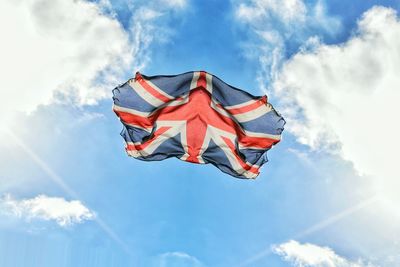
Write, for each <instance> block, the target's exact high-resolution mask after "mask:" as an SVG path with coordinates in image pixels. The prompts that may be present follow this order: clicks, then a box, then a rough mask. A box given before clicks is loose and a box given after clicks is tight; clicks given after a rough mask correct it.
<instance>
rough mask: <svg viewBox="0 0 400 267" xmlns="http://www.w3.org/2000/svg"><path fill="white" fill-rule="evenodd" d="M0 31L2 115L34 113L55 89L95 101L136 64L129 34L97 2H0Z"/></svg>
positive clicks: (86, 100) (43, 0)
mask: <svg viewBox="0 0 400 267" xmlns="http://www.w3.org/2000/svg"><path fill="white" fill-rule="evenodd" d="M103 2H104V1H103ZM0 31H1V32H2V34H3V36H4V37H5V38H3V39H2V49H1V50H0V58H2V60H1V61H0V71H1V73H2V78H1V89H0V91H1V94H2V99H7V101H4V102H3V103H6V105H2V107H1V109H2V110H3V111H4V110H6V111H7V110H32V109H34V108H35V107H36V106H37V105H38V104H45V103H49V102H50V100H51V99H52V96H53V92H54V91H55V90H63V91H68V92H72V91H73V92H74V93H75V94H76V96H77V97H78V99H79V100H80V101H81V102H82V103H93V102H94V101H96V100H97V99H100V98H103V97H105V96H106V95H107V90H109V86H111V87H112V85H111V84H112V83H114V82H115V78H116V77H117V75H120V74H121V73H122V71H123V70H125V69H126V68H127V67H128V66H129V65H130V64H131V62H132V47H131V46H130V44H129V36H128V34H127V32H125V31H124V29H123V28H122V26H121V25H120V23H119V22H118V21H117V20H116V19H114V18H113V17H111V16H108V15H105V14H103V13H102V10H101V8H100V6H99V5H97V4H96V3H91V2H86V1H82V0H77V1H72V0H66V1H65V0H40V1H33V0H28V1H10V0H6V1H1V3H0ZM97 78H102V79H103V80H104V83H103V84H102V85H100V84H99V83H97V82H96V79H97Z"/></svg>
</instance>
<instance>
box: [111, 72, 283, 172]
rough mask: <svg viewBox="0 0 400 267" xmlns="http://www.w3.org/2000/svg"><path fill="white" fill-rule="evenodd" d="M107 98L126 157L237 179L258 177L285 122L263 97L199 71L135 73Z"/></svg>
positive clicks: (279, 136)
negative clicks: (175, 162)
mask: <svg viewBox="0 0 400 267" xmlns="http://www.w3.org/2000/svg"><path fill="white" fill-rule="evenodd" d="M113 94H114V97H113V100H114V106H113V110H114V112H115V113H116V114H117V116H118V117H119V118H120V120H121V122H122V124H123V126H124V127H123V131H122V132H121V135H122V137H123V138H124V139H125V141H126V151H127V153H128V155H130V156H132V157H134V158H137V159H140V160H146V161H154V160H163V159H166V158H169V157H177V158H179V159H181V160H184V161H188V162H193V163H202V164H204V163H211V164H213V165H215V166H216V167H217V168H219V169H220V170H221V171H223V172H225V173H228V174H230V175H232V176H234V177H238V178H255V177H256V176H257V175H258V174H259V169H260V167H261V166H262V165H263V164H264V163H265V162H267V155H266V153H267V151H268V150H269V149H270V148H271V147H272V146H273V145H274V144H276V143H278V142H279V141H280V138H281V133H282V131H283V126H284V124H285V121H284V119H283V118H282V117H281V116H280V115H279V114H278V113H277V112H276V111H275V110H274V108H273V107H272V105H271V104H269V103H268V101H267V97H266V96H262V97H255V96H252V95H250V94H249V93H247V92H245V91H242V90H240V89H237V88H235V87H232V86H230V85H228V84H226V83H224V82H223V81H222V80H220V79H219V78H218V77H216V76H214V75H212V74H209V73H207V72H204V71H194V72H187V73H183V74H179V75H173V76H145V75H142V74H140V73H139V72H138V73H136V76H135V78H133V79H130V80H129V81H127V82H126V83H124V84H122V85H121V86H119V87H117V88H115V89H114V90H113Z"/></svg>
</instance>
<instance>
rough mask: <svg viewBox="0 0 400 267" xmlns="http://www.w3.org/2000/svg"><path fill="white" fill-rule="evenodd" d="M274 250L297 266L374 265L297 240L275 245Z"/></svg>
mask: <svg viewBox="0 0 400 267" xmlns="http://www.w3.org/2000/svg"><path fill="white" fill-rule="evenodd" d="M272 251H273V252H274V253H275V254H278V255H279V256H281V257H282V258H283V259H284V260H285V261H287V262H290V263H291V264H292V265H293V266H296V267H373V265H372V264H370V263H365V262H363V261H361V260H357V261H351V260H348V259H346V258H343V257H341V256H339V255H337V254H336V253H335V252H334V251H333V250H332V249H330V248H329V247H320V246H317V245H314V244H310V243H305V244H300V243H299V242H297V241H295V240H290V241H288V242H286V243H283V244H280V245H278V246H273V247H272Z"/></svg>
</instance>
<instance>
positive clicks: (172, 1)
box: [161, 0, 187, 8]
mask: <svg viewBox="0 0 400 267" xmlns="http://www.w3.org/2000/svg"><path fill="white" fill-rule="evenodd" d="M161 4H163V5H167V6H169V7H172V8H184V7H185V6H186V5H187V1H186V0H161Z"/></svg>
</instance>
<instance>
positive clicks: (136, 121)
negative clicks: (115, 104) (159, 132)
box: [114, 109, 153, 128]
mask: <svg viewBox="0 0 400 267" xmlns="http://www.w3.org/2000/svg"><path fill="white" fill-rule="evenodd" d="M114 112H115V114H117V116H118V117H119V118H120V119H121V121H122V122H124V123H126V124H133V125H138V126H140V127H142V128H151V127H153V122H152V120H150V119H148V118H147V117H142V116H139V115H135V114H131V113H127V112H123V111H117V110H115V109H114Z"/></svg>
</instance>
